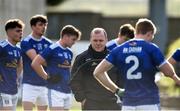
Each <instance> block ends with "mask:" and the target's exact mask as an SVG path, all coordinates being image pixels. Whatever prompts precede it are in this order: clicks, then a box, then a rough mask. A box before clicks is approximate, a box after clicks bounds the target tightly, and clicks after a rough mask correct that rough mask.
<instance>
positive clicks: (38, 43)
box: [20, 35, 52, 86]
mask: <svg viewBox="0 0 180 111" xmlns="http://www.w3.org/2000/svg"><path fill="white" fill-rule="evenodd" d="M51 43H52V42H51V41H50V40H49V39H47V38H45V37H44V36H42V37H41V39H35V38H33V37H32V35H29V36H27V37H26V38H25V39H23V40H22V42H21V44H20V46H21V50H22V57H23V83H28V84H32V85H38V86H45V85H46V83H47V82H46V80H44V79H43V78H41V77H40V76H39V75H38V74H37V73H36V72H35V71H34V70H33V69H32V67H31V62H32V60H31V59H30V58H29V57H28V56H27V55H26V52H27V51H28V50H30V49H34V50H35V51H36V53H37V54H40V53H42V51H43V50H44V49H46V48H47V47H48V46H49V45H50V44H51Z"/></svg>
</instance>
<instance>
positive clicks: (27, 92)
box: [22, 84, 38, 110]
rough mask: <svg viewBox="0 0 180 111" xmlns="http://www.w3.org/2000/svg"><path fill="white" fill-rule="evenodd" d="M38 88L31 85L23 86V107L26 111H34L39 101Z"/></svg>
mask: <svg viewBox="0 0 180 111" xmlns="http://www.w3.org/2000/svg"><path fill="white" fill-rule="evenodd" d="M37 96H38V94H37V91H36V87H35V86H33V85H30V84H23V92H22V106H23V109H24V110H32V109H33V107H34V105H35V102H36V99H37Z"/></svg>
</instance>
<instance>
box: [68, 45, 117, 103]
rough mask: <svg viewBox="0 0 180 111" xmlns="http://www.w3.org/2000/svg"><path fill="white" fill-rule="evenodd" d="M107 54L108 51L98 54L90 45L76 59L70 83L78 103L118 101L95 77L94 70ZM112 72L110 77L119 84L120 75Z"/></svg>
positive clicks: (109, 73)
mask: <svg viewBox="0 0 180 111" xmlns="http://www.w3.org/2000/svg"><path fill="white" fill-rule="evenodd" d="M107 54H108V51H107V49H105V50H104V51H103V52H96V51H95V50H93V49H92V47H91V45H90V46H89V48H88V50H86V51H84V52H83V53H81V54H79V55H78V56H77V57H76V59H75V61H74V64H73V67H72V70H71V74H72V78H71V81H70V86H71V89H72V91H73V93H74V96H75V99H76V101H78V102H81V101H83V100H84V99H91V100H95V101H102V102H108V101H116V99H117V98H116V97H115V95H114V94H113V93H112V92H110V91H108V90H107V89H105V88H104V87H103V86H102V85H101V84H100V83H99V82H98V81H97V80H96V79H95V78H94V76H93V71H94V69H95V68H96V66H97V65H98V63H100V62H101V60H102V59H104V58H105V57H106V55H107ZM112 72H113V73H111V71H109V72H108V75H109V76H110V78H111V79H112V80H113V81H114V82H115V83H117V82H118V81H119V80H118V78H119V77H118V76H119V75H118V74H117V73H114V72H116V71H112Z"/></svg>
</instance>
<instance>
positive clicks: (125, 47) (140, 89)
mask: <svg viewBox="0 0 180 111" xmlns="http://www.w3.org/2000/svg"><path fill="white" fill-rule="evenodd" d="M106 60H107V61H109V62H110V63H112V64H113V65H114V66H116V67H117V68H118V69H119V71H120V74H122V77H123V79H124V82H125V86H124V87H125V95H124V96H123V105H130V106H136V105H147V104H158V103H159V92H158V87H157V86H156V84H155V82H154V80H155V74H156V72H157V71H158V68H157V67H161V65H163V64H165V63H166V61H165V58H164V56H163V54H162V53H161V51H160V49H159V48H158V47H157V46H156V45H155V44H153V43H151V42H146V41H144V40H142V39H132V40H129V41H127V42H125V43H123V44H122V45H120V46H118V47H116V48H115V49H113V50H112V52H111V53H110V54H109V55H108V56H107V57H106Z"/></svg>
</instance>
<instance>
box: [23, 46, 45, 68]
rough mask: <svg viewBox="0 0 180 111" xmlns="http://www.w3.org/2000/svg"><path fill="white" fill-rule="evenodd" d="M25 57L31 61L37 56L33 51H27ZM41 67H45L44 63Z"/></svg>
mask: <svg viewBox="0 0 180 111" xmlns="http://www.w3.org/2000/svg"><path fill="white" fill-rule="evenodd" d="M26 55H27V56H28V57H29V58H30V59H31V60H32V61H33V60H34V58H35V57H36V56H37V53H36V51H35V49H29V50H28V51H27V52H26ZM42 65H43V66H46V62H44V63H43V64H42Z"/></svg>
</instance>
